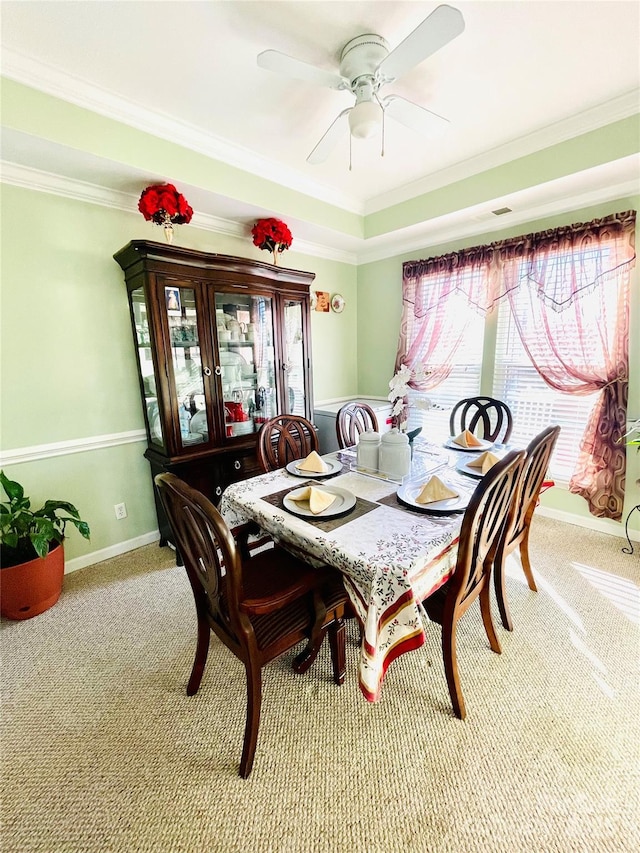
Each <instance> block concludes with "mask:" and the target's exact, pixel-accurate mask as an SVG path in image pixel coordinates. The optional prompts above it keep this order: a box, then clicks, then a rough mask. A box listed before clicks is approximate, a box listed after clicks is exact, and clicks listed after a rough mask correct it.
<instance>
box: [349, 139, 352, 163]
mask: <svg viewBox="0 0 640 853" xmlns="http://www.w3.org/2000/svg"><path fill="white" fill-rule="evenodd" d="M351 162H352V161H351V134H349V171H351Z"/></svg>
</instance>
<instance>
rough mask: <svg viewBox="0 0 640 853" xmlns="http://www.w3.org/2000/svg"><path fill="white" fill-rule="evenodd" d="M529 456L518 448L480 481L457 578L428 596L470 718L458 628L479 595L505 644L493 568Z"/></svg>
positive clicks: (459, 709) (459, 704) (455, 696)
mask: <svg viewBox="0 0 640 853" xmlns="http://www.w3.org/2000/svg"><path fill="white" fill-rule="evenodd" d="M525 458H526V455H525V452H524V450H520V451H515V450H514V451H512V452H511V453H508V454H507V455H506V456H505V457H504V459H502V460H501V461H500V462H497V463H496V464H495V465H494V466H493V467H492V468H491V469H490V470H489V471H488V472H487V473H486V474H485V476H484V477H483V478H482V479H481V480H480V482H479V483H478V485H477V486H476V489H475V491H474V493H473V495H472V497H471V501H470V502H469V505H468V507H467V509H466V510H465V514H464V518H463V520H462V528H461V530H460V539H459V543H458V555H457V560H456V566H455V569H454V571H453V574H452V575H451V577H450V578H449V579H448V580H447V582H446V583H445V584H444V585H443V586H441V587H440V588H439V589H438V590H437V591H436V592H435V593H434V594H433V595H431V596H429V597H428V598H426V599H425V601H424V602H423V603H424V607H425V610H426V611H427V614H428V615H429V618H430V619H432V620H433V621H434V622H437V623H438V624H440V625H441V626H442V658H443V662H444V670H445V674H446V677H447V685H448V687H449V695H450V696H451V703H452V705H453V710H454V712H455V714H456V716H457V717H459V718H460V719H461V720H464V718H465V716H466V708H465V703H464V697H463V695H462V688H461V686H460V677H459V674H458V659H457V653H456V629H457V624H458V621H459V620H460V618H461V617H462V616H463V615H464V614H465V613H466V611H467V610H468V609H469V607H470V606H471V604H472V603H473V602H474V601H475V599H476V598H479V599H480V611H481V614H482V622H483V624H484V629H485V631H486V633H487V638H488V640H489V645H490V646H491V650H492V651H494V652H496V653H497V654H500V652H501V648H500V643H499V641H498V637H497V635H496V631H495V627H494V625H493V620H492V618H491V602H490V580H491V567H492V564H493V560H494V557H495V553H496V550H497V548H498V544H499V542H500V536H501V534H502V531H503V529H505V527H506V528H507V529H509V528H510V527H511V525H512V524H513V517H514V513H515V495H516V492H517V488H518V483H519V482H520V476H521V473H522V467H523V465H524V461H525Z"/></svg>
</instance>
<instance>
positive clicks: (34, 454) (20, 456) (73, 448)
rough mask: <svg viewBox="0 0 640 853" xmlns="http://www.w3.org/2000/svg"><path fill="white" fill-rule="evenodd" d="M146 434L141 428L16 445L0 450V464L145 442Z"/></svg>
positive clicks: (14, 463)
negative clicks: (25, 445)
mask: <svg viewBox="0 0 640 853" xmlns="http://www.w3.org/2000/svg"><path fill="white" fill-rule="evenodd" d="M146 438H147V434H146V432H145V431H144V430H143V429H134V430H129V431H128V432H114V433H110V434H107V435H94V436H89V437H88V438H74V439H71V440H69V441H54V442H51V443H50V444H34V445H32V446H31V447H17V448H15V449H13V450H2V451H0V465H20V464H22V463H23V462H40V461H42V460H43V459H52V458H53V457H54V456H69V455H70V454H72V453H86V452H87V451H92V450H103V449H104V448H105V447H118V446H119V445H122V444H134V443H135V442H138V441H145V442H146Z"/></svg>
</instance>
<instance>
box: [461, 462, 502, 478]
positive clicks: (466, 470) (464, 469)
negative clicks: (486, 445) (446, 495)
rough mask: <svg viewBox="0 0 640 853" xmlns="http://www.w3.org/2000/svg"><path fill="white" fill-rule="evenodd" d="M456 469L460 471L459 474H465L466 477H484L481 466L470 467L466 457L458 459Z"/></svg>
mask: <svg viewBox="0 0 640 853" xmlns="http://www.w3.org/2000/svg"><path fill="white" fill-rule="evenodd" d="M498 458H500V457H498ZM456 471H460V473H461V474H466V475H467V476H468V477H473V478H474V479H476V480H481V479H482V478H483V477H484V474H483V473H482V468H471V466H470V465H469V463H468V462H467V460H466V459H460V460H459V461H458V463H457V464H456Z"/></svg>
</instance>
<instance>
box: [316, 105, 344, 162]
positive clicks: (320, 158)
mask: <svg viewBox="0 0 640 853" xmlns="http://www.w3.org/2000/svg"><path fill="white" fill-rule="evenodd" d="M352 109H353V107H349V108H348V109H346V110H342V112H341V113H340V115H339V116H338V117H337V118H336V119H334V121H333V124H331V125H330V126H329V129H328V130H327V132H326V133H325V135H324V136H323V137H322V139H321V140H320V142H318V144H317V145H316V147H315V148H314V149H313V151H312V152H311V154H309V156H308V157H307V163H311V165H312V166H317V165H318V163H324V161H325V160H326V159H327V157H328V156H329V154H331V152H332V151H333V149H334V148H335V146H336V144H337V142H338V140H339V139H340V137H341V136H342V135H343V134H344V133H346V132H347V131H348V130H349V120H348V118H347V116H348V115H349V113H350V112H351V110H352Z"/></svg>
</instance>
